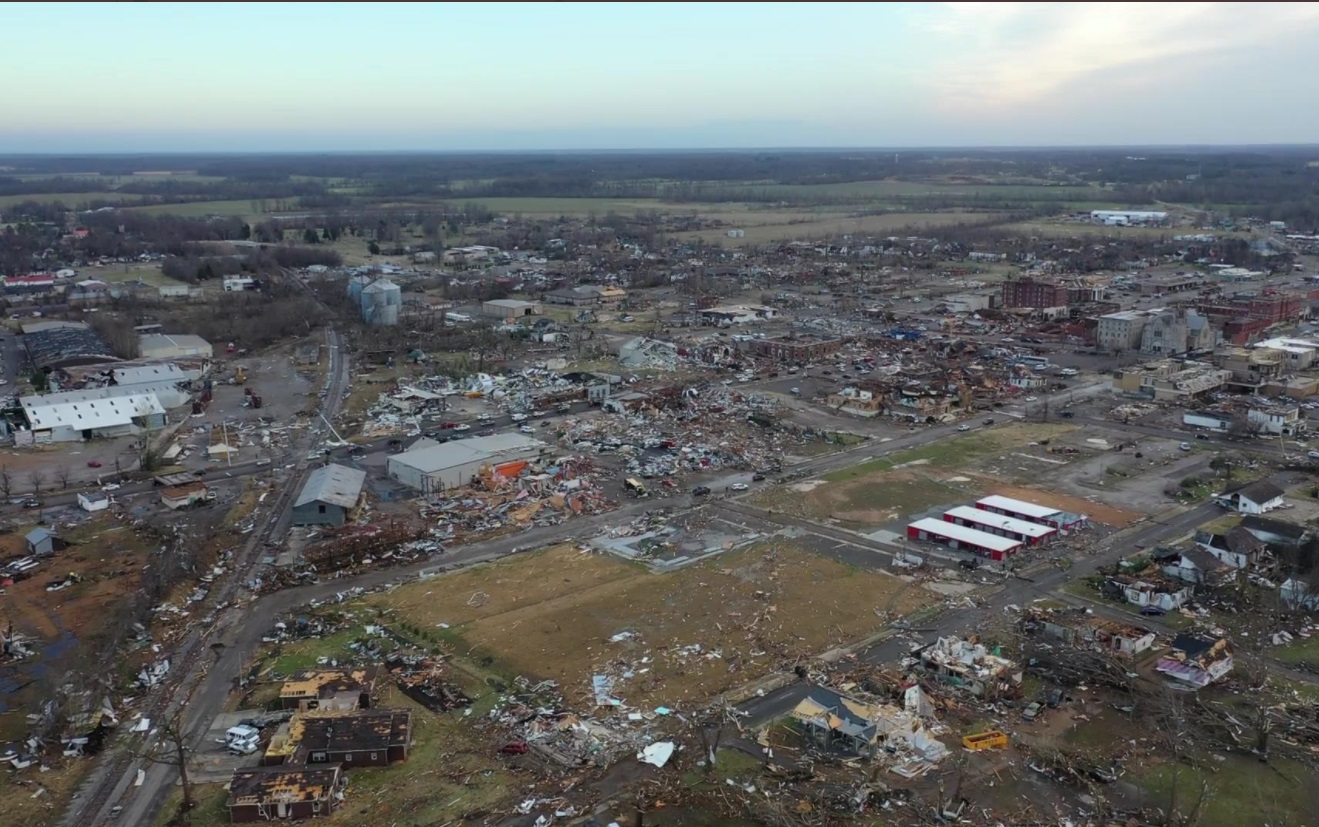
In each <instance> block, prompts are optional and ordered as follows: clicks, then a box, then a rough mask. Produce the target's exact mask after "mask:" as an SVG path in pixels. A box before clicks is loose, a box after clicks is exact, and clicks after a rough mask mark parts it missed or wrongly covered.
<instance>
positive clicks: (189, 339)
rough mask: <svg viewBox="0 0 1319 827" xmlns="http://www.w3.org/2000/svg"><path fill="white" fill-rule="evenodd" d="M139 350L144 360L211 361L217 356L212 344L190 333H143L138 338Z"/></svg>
mask: <svg viewBox="0 0 1319 827" xmlns="http://www.w3.org/2000/svg"><path fill="white" fill-rule="evenodd" d="M138 350H139V352H140V353H141V354H142V358H143V359H186V358H188V357H191V356H202V357H205V358H207V359H210V358H212V357H214V355H215V349H214V348H213V347H211V343H210V342H208V341H206V340H205V339H203V338H202V337H200V336H193V335H192V334H189V333H143V334H142V335H141V336H139V337H138Z"/></svg>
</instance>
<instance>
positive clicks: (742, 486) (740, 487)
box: [728, 482, 751, 491]
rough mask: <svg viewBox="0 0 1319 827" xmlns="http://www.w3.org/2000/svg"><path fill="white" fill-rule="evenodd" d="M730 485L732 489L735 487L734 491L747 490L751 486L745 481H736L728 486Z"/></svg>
mask: <svg viewBox="0 0 1319 827" xmlns="http://www.w3.org/2000/svg"><path fill="white" fill-rule="evenodd" d="M728 487H729V488H731V489H733V490H734V491H745V490H747V489H748V488H750V487H751V486H749V485H747V484H746V483H744V482H735V483H733V484H732V485H730V486H728Z"/></svg>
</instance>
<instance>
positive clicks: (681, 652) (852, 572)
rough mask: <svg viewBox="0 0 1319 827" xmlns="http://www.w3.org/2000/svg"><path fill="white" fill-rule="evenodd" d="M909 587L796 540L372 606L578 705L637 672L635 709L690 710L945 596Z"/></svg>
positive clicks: (513, 577) (497, 580) (478, 580)
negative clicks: (678, 564) (602, 681)
mask: <svg viewBox="0 0 1319 827" xmlns="http://www.w3.org/2000/svg"><path fill="white" fill-rule="evenodd" d="M908 585H909V584H908V581H906V580H904V579H902V578H899V577H897V576H894V575H891V574H887V573H884V572H871V571H861V570H858V569H854V568H851V567H848V566H845V565H843V564H841V563H837V562H834V561H831V560H827V559H823V558H821V557H818V556H816V555H814V554H811V553H810V552H808V551H806V550H804V549H801V548H799V547H797V546H794V545H792V544H791V543H787V542H770V543H764V544H759V545H756V546H753V547H750V548H747V549H744V550H741V551H737V552H730V553H727V554H723V555H720V556H718V557H715V558H713V559H711V560H709V561H707V562H705V563H703V564H699V565H695V566H692V567H689V568H686V569H683V570H680V571H677V572H671V573H666V574H652V573H650V572H649V571H647V570H645V569H643V568H642V567H640V566H637V565H634V564H630V563H625V562H622V561H619V560H617V559H615V558H612V557H609V556H604V555H601V554H598V553H593V552H588V553H583V552H579V551H577V550H576V549H573V548H570V547H558V548H555V549H551V550H548V551H544V552H540V553H537V554H533V555H525V556H520V557H517V558H515V559H512V560H507V561H503V562H500V563H495V564H491V565H486V566H481V567H478V568H473V569H468V570H464V571H461V572H455V573H453V574H449V575H445V576H443V577H439V578H436V579H433V580H427V581H421V582H417V583H412V584H409V585H406V586H403V587H400V588H398V589H395V590H394V591H392V592H390V593H388V594H385V595H382V596H380V597H378V598H374V599H372V600H371V603H372V604H373V605H374V606H376V607H377V608H380V609H384V610H386V615H385V617H386V618H390V617H396V618H398V619H399V620H400V621H405V622H407V623H410V624H412V625H415V626H419V627H423V628H428V629H433V628H435V627H436V626H437V624H441V623H445V624H448V625H449V629H448V630H446V632H445V634H446V636H449V638H450V644H451V649H452V652H451V653H452V655H453V656H455V657H456V658H458V659H469V660H474V661H478V662H484V661H485V659H486V658H489V659H490V660H492V661H494V662H496V663H498V664H500V666H501V667H502V668H503V669H504V670H509V671H511V672H513V673H516V674H521V675H525V676H527V677H528V678H534V679H551V680H555V681H558V682H559V683H560V685H561V687H562V689H563V691H564V694H565V697H567V698H568V699H569V700H570V702H571V701H576V702H578V703H582V704H587V705H589V704H590V701H589V697H590V686H591V676H592V675H594V674H611V675H621V674H622V673H623V672H624V671H630V672H631V673H632V677H631V678H630V679H627V680H623V679H622V678H620V679H619V681H618V683H617V685H616V686H615V688H614V694H615V695H616V696H617V697H620V698H622V699H623V700H624V701H625V702H626V703H628V704H629V705H633V706H646V705H656V704H664V705H668V706H678V707H680V708H690V706H692V705H697V704H701V703H703V702H704V701H706V700H707V699H709V698H710V697H712V696H714V695H716V694H718V693H720V692H724V691H727V690H730V689H733V688H735V687H738V686H742V685H744V684H746V683H747V682H749V681H752V680H754V679H756V678H758V677H761V676H763V675H765V674H767V673H769V672H772V671H775V670H779V669H783V668H790V667H791V665H792V664H793V663H795V662H796V661H797V660H798V659H800V658H805V657H810V656H813V655H817V654H819V653H821V652H823V651H826V650H828V649H831V648H833V647H836V646H839V645H843V644H846V643H849V642H852V641H856V640H859V639H862V638H865V637H867V636H869V635H871V634H873V633H875V632H877V631H879V630H880V629H881V628H882V621H880V620H879V618H878V617H876V616H875V614H874V613H873V612H872V611H871V609H873V608H877V607H879V608H882V607H885V606H887V605H888V603H889V601H890V600H896V604H895V610H896V611H899V612H903V613H907V612H911V611H914V610H916V609H918V608H920V607H921V606H924V605H927V604H929V603H931V602H933V601H934V600H935V599H936V596H935V595H933V594H932V593H930V592H927V591H925V590H923V589H921V588H909V587H908ZM620 633H627V634H624V635H622V637H620V638H618V639H617V640H614V641H611V640H610V639H611V638H614V637H615V636H619V635H620Z"/></svg>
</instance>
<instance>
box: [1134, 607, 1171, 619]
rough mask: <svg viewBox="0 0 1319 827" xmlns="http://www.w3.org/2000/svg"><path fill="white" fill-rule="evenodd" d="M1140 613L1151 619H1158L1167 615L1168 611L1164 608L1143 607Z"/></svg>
mask: <svg viewBox="0 0 1319 827" xmlns="http://www.w3.org/2000/svg"><path fill="white" fill-rule="evenodd" d="M1140 613H1141V614H1143V615H1147V616H1149V617H1158V616H1160V615H1166V614H1167V613H1168V610H1167V609H1165V608H1163V607H1162V606H1141V607H1140Z"/></svg>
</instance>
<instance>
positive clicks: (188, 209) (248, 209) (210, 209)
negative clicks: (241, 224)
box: [128, 200, 257, 218]
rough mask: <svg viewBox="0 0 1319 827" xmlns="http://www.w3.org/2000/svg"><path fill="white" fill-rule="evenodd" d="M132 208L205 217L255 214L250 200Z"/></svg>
mask: <svg viewBox="0 0 1319 827" xmlns="http://www.w3.org/2000/svg"><path fill="white" fill-rule="evenodd" d="M128 209H130V210H136V211H139V212H145V213H149V214H151V215H177V216H181V217H184V218H204V217H205V216H208V215H220V216H238V217H242V216H248V215H255V214H256V212H257V211H256V210H254V209H253V208H252V202H251V201H250V200H242V201H191V202H188V203H184V204H152V205H151V206H149V207H129V208H128Z"/></svg>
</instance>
